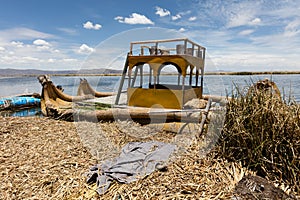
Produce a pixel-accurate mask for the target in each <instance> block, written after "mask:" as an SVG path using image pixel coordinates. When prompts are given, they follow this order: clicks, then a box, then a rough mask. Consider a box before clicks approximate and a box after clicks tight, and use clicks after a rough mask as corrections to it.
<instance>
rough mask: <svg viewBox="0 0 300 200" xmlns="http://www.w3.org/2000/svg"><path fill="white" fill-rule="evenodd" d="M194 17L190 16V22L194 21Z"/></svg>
mask: <svg viewBox="0 0 300 200" xmlns="http://www.w3.org/2000/svg"><path fill="white" fill-rule="evenodd" d="M196 19H197V17H195V16H193V17H190V18H189V21H191V22H192V21H195V20H196Z"/></svg>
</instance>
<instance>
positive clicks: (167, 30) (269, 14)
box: [0, 0, 300, 71]
mask: <svg viewBox="0 0 300 200" xmlns="http://www.w3.org/2000/svg"><path fill="white" fill-rule="evenodd" d="M0 2H1V7H0V69H1V68H2V69H4V68H18V69H28V68H34V69H48V70H68V69H81V68H96V67H99V68H114V69H120V68H122V66H123V63H124V56H125V55H126V53H127V51H128V49H129V43H130V42H131V41H138V40H146V39H168V38H176V37H187V38H189V39H191V40H193V41H195V42H197V43H199V44H201V45H202V46H205V47H206V48H207V62H206V66H207V68H206V69H207V71H211V70H215V69H218V70H225V71H277V70H283V71H285V70H298V71H300V65H299V63H300V56H299V55H300V0H280V1H278V0H276V1H275V0H240V1H239V0H227V1H224V0H190V1H188V0H152V1H149V0H115V1H100V0H51V1H49V0H48V1H46V0H45V1H39V0H26V1H25V0H1V1H0Z"/></svg>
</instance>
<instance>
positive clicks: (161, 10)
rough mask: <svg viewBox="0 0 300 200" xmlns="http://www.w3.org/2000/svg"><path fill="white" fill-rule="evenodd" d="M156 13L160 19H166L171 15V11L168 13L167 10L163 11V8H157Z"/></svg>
mask: <svg viewBox="0 0 300 200" xmlns="http://www.w3.org/2000/svg"><path fill="white" fill-rule="evenodd" d="M155 9H156V12H155V14H157V15H159V16H160V17H165V16H168V15H171V13H170V11H168V10H167V9H163V8H161V7H158V6H156V8H155Z"/></svg>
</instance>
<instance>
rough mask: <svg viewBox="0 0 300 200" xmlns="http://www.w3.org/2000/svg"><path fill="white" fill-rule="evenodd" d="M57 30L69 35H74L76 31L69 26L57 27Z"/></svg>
mask: <svg viewBox="0 0 300 200" xmlns="http://www.w3.org/2000/svg"><path fill="white" fill-rule="evenodd" d="M58 30H59V31H62V32H64V33H66V34H69V35H76V34H77V32H76V30H75V29H71V28H58Z"/></svg>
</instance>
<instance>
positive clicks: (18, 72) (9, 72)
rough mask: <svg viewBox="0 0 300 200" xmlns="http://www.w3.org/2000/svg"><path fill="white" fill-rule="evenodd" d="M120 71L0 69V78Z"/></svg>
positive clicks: (120, 71)
mask: <svg viewBox="0 0 300 200" xmlns="http://www.w3.org/2000/svg"><path fill="white" fill-rule="evenodd" d="M121 73H122V70H113V69H82V70H52V71H50V70H37V69H10V68H7V69H0V76H35V75H41V74H48V75H76V74H78V75H81V74H121Z"/></svg>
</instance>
